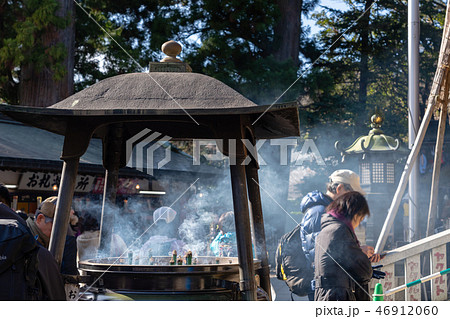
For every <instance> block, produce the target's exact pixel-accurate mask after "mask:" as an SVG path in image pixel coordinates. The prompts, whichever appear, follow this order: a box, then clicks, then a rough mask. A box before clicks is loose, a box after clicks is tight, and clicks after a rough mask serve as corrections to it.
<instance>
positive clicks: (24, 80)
mask: <svg viewBox="0 0 450 319" xmlns="http://www.w3.org/2000/svg"><path fill="white" fill-rule="evenodd" d="M57 1H58V2H59V5H60V7H59V9H58V11H57V13H56V15H57V16H60V17H64V18H66V19H70V23H69V25H68V26H67V28H65V29H64V30H60V29H57V28H56V27H54V26H52V27H50V28H49V29H48V31H47V32H46V33H45V34H44V35H43V36H42V43H43V45H44V46H45V47H46V48H49V47H51V46H54V45H57V44H58V43H63V44H64V46H65V48H66V50H67V55H66V57H65V59H64V61H63V62H62V63H63V66H64V69H65V70H66V73H65V75H64V76H63V78H62V79H55V78H54V72H53V70H51V68H50V67H49V66H44V67H43V68H38V67H36V66H35V65H33V64H30V63H29V64H26V65H22V66H21V70H20V88H19V103H20V104H21V105H25V106H49V105H52V104H54V103H56V102H58V101H61V100H62V99H64V98H66V97H68V96H69V95H71V94H73V87H74V85H73V76H74V52H75V23H74V22H75V7H74V2H73V1H72V0H57Z"/></svg>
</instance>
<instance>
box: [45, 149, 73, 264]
mask: <svg viewBox="0 0 450 319" xmlns="http://www.w3.org/2000/svg"><path fill="white" fill-rule="evenodd" d="M78 163H79V158H78V157H76V158H70V159H65V160H64V164H63V169H62V174H61V183H60V185H59V191H58V200H57V202H56V209H55V218H54V220H53V227H52V233H51V235H50V244H49V247H48V248H49V251H50V252H51V253H52V255H53V256H54V257H55V260H56V262H57V263H58V265H59V266H61V262H62V257H63V253H64V244H65V241H66V235H67V228H68V225H69V218H70V210H71V205H72V199H73V192H74V190H75V183H76V179H77V172H78Z"/></svg>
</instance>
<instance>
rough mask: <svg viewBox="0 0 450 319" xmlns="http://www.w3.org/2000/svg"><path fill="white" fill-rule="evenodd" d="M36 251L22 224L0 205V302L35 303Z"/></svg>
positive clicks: (37, 288)
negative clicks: (22, 301) (20, 301)
mask: <svg viewBox="0 0 450 319" xmlns="http://www.w3.org/2000/svg"><path fill="white" fill-rule="evenodd" d="M38 249H39V248H38V246H37V242H36V240H35V239H34V237H33V235H32V234H31V232H30V231H29V229H28V228H27V226H26V223H25V221H24V220H23V219H22V218H21V217H19V216H18V215H17V214H16V213H15V212H14V211H12V210H11V209H10V208H9V207H7V206H5V205H4V204H1V203H0V283H1V284H0V300H39V298H40V296H41V289H40V286H41V285H40V281H39V278H38V275H37V273H38V256H37V254H38Z"/></svg>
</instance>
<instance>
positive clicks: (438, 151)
mask: <svg viewBox="0 0 450 319" xmlns="http://www.w3.org/2000/svg"><path fill="white" fill-rule="evenodd" d="M448 91H449V73H447V78H446V80H445V89H444V94H445V96H444V101H443V103H442V107H441V111H440V115H439V127H438V133H437V138H436V148H435V150H434V164H433V178H432V181H431V194H430V206H429V209H428V222H427V236H431V235H433V234H434V227H435V224H436V216H437V202H438V197H439V175H440V173H441V161H442V148H443V145H444V135H445V125H446V124H447V113H448V109H447V105H448Z"/></svg>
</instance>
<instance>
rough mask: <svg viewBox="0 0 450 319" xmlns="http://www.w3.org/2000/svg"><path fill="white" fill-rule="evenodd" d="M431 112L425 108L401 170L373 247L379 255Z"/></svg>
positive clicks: (423, 136)
mask: <svg viewBox="0 0 450 319" xmlns="http://www.w3.org/2000/svg"><path fill="white" fill-rule="evenodd" d="M433 110H434V106H429V107H428V108H427V111H426V112H425V117H424V119H423V120H422V123H421V125H420V128H419V133H418V136H417V140H416V143H415V144H414V146H413V148H412V150H411V153H409V156H408V159H407V161H406V164H405V168H404V170H403V173H402V176H401V177H400V182H399V185H398V187H397V190H396V192H395V195H394V198H393V199H392V203H391V206H390V207H389V211H388V215H387V216H386V220H385V221H384V225H383V228H382V229H381V233H380V237H379V238H378V242H377V245H376V246H375V252H376V253H380V252H381V250H383V249H384V245H385V244H386V240H387V237H388V235H389V231H390V230H391V227H392V224H393V223H394V219H395V214H396V213H397V210H398V207H399V206H400V202H401V200H402V195H403V193H404V192H405V189H406V185H407V183H408V180H407V178H408V177H409V174H410V173H411V170H412V166H413V165H414V162H415V161H416V158H417V156H418V155H419V151H420V147H421V146H422V142H423V139H424V138H425V133H426V131H427V128H428V124H429V123H430V120H431V117H432V115H433Z"/></svg>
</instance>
